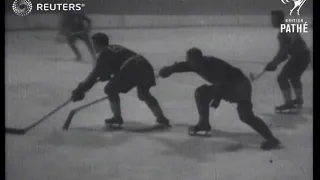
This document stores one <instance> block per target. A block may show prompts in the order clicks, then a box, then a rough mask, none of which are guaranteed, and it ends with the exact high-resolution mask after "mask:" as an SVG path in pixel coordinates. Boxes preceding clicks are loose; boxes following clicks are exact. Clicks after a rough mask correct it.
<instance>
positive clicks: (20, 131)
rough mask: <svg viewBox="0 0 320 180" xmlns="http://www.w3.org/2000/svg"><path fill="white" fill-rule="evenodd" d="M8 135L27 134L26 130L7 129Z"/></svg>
mask: <svg viewBox="0 0 320 180" xmlns="http://www.w3.org/2000/svg"><path fill="white" fill-rule="evenodd" d="M5 130H6V132H5V133H6V134H14V135H23V134H25V133H26V130H25V129H18V128H6V129H5Z"/></svg>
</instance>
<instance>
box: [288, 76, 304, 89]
mask: <svg viewBox="0 0 320 180" xmlns="http://www.w3.org/2000/svg"><path fill="white" fill-rule="evenodd" d="M290 82H291V84H292V86H293V87H294V88H295V89H301V88H302V83H301V79H300V77H291V78H290Z"/></svg>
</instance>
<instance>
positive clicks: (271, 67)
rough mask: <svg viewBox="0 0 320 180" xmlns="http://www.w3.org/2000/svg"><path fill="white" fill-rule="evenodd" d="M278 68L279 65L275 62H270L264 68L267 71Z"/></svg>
mask: <svg viewBox="0 0 320 180" xmlns="http://www.w3.org/2000/svg"><path fill="white" fill-rule="evenodd" d="M276 69H277V65H276V64H275V63H272V62H271V63H268V64H267V66H266V67H265V68H264V70H265V71H275V70H276Z"/></svg>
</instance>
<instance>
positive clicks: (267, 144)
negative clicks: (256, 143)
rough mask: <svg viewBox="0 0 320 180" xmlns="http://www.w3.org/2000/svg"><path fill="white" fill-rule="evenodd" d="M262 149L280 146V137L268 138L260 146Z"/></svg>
mask: <svg viewBox="0 0 320 180" xmlns="http://www.w3.org/2000/svg"><path fill="white" fill-rule="evenodd" d="M260 148H261V149H262V150H272V149H279V148H280V141H279V140H278V139H272V140H267V141H265V142H263V143H262V144H261V146H260Z"/></svg>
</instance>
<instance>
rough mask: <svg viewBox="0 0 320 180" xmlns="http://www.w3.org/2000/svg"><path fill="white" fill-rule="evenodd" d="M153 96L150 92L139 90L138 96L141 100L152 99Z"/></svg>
mask: <svg viewBox="0 0 320 180" xmlns="http://www.w3.org/2000/svg"><path fill="white" fill-rule="evenodd" d="M151 97H152V95H151V94H150V92H145V91H142V92H139V91H138V98H139V100H140V101H147V100H148V99H150V98H151Z"/></svg>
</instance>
